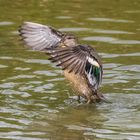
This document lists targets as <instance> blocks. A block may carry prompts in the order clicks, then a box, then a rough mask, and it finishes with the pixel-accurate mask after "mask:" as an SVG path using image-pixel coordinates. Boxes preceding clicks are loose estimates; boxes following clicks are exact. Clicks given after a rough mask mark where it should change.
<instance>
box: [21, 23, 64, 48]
mask: <svg viewBox="0 0 140 140" xmlns="http://www.w3.org/2000/svg"><path fill="white" fill-rule="evenodd" d="M19 32H20V35H21V37H22V39H23V41H24V43H25V44H26V45H27V46H28V47H29V48H31V49H33V50H39V51H43V50H44V49H47V48H53V47H55V46H56V45H57V43H59V42H60V41H61V39H62V38H63V36H64V33H62V32H60V31H57V30H55V29H54V28H52V27H49V26H45V25H41V24H38V23H32V22H24V23H23V25H22V26H21V28H20V29H19Z"/></svg>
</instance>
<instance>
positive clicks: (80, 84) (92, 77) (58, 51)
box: [19, 22, 106, 104]
mask: <svg viewBox="0 0 140 140" xmlns="http://www.w3.org/2000/svg"><path fill="white" fill-rule="evenodd" d="M19 35H20V36H21V39H22V40H23V42H24V44H25V46H27V47H28V48H29V49H31V50H36V51H41V52H45V54H47V55H49V58H48V59H49V60H50V61H51V62H54V63H56V65H57V66H59V67H61V68H62V70H63V73H64V76H65V78H66V79H67V80H68V81H69V82H70V84H71V85H72V87H73V89H74V91H75V94H76V95H77V96H78V101H79V102H80V99H81V97H82V98H84V99H85V102H86V103H87V104H91V103H97V102H101V101H106V98H105V97H104V96H103V94H102V93H100V92H99V87H100V85H101V83H102V77H103V66H102V62H101V58H100V56H99V55H98V53H97V52H96V50H95V48H93V47H92V46H90V45H84V44H80V43H79V41H78V38H77V37H76V36H75V35H73V34H71V33H64V32H61V31H59V30H57V29H55V28H54V27H51V26H48V25H42V24H39V23H34V22H23V24H22V25H21V26H20V28H19Z"/></svg>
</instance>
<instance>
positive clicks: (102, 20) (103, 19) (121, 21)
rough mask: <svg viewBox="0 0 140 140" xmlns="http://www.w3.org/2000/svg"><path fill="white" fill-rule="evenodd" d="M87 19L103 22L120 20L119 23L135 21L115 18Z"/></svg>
mask: <svg viewBox="0 0 140 140" xmlns="http://www.w3.org/2000/svg"><path fill="white" fill-rule="evenodd" d="M87 20H91V21H92V20H93V21H101V22H119V23H134V21H132V20H124V19H113V18H99V17H97V18H88V19H87Z"/></svg>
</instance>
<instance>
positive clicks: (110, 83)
mask: <svg viewBox="0 0 140 140" xmlns="http://www.w3.org/2000/svg"><path fill="white" fill-rule="evenodd" d="M23 21H32V22H38V23H42V24H47V25H51V26H54V27H55V28H58V29H60V30H61V31H64V32H70V33H73V34H75V35H77V36H78V37H79V41H80V42H81V43H83V44H90V45H92V46H95V48H96V50H97V51H98V52H99V54H100V56H101V57H102V61H103V67H104V75H103V83H102V86H101V91H102V92H103V93H104V95H105V96H106V97H107V98H108V99H109V100H110V101H111V102H112V103H111V104H107V103H102V104H96V105H94V104H92V105H85V104H83V103H82V104H79V103H78V102H77V101H76V96H75V95H74V94H73V91H72V89H71V87H70V85H69V83H68V82H67V81H66V80H65V79H64V77H63V75H62V71H61V69H60V68H57V67H56V66H55V64H52V63H50V61H48V60H47V58H48V56H46V55H45V54H43V53H41V52H33V51H29V50H27V49H26V48H24V47H23V44H22V43H21V41H20V38H19V36H18V32H17V30H18V28H19V26H20V25H21V24H22V22H23ZM0 139H1V140H139V139H140V0H0Z"/></svg>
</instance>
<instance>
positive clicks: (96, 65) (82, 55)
mask: <svg viewBox="0 0 140 140" xmlns="http://www.w3.org/2000/svg"><path fill="white" fill-rule="evenodd" d="M49 54H50V55H51V58H50V60H52V62H58V65H57V66H62V69H63V70H65V69H67V70H68V72H74V73H75V74H80V75H81V76H83V74H84V75H85V77H86V78H87V81H88V83H89V85H91V87H93V89H96V90H97V89H98V87H99V85H100V83H101V81H102V65H101V63H100V62H99V61H98V60H99V58H98V57H99V56H98V54H97V53H96V52H95V50H94V49H93V48H91V47H90V46H83V45H78V46H75V47H71V48H63V49H57V50H54V51H52V50H50V52H49Z"/></svg>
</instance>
